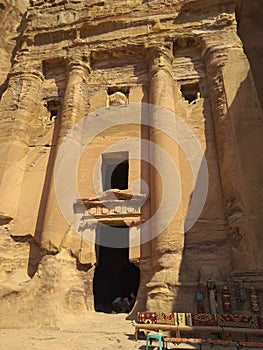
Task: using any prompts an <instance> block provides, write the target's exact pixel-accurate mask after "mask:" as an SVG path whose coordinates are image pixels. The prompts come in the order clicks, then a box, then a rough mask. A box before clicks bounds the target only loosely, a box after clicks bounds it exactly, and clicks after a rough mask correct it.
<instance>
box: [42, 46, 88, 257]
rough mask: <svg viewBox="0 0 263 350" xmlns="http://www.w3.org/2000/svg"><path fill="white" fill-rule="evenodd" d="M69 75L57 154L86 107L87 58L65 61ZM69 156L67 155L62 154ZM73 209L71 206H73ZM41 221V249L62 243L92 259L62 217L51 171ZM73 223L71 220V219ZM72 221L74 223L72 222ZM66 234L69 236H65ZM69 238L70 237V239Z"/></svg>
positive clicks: (73, 56) (72, 57)
mask: <svg viewBox="0 0 263 350" xmlns="http://www.w3.org/2000/svg"><path fill="white" fill-rule="evenodd" d="M67 68H68V76H67V84H66V88H65V93H64V100H63V105H62V110H61V113H60V115H59V118H60V119H59V124H60V125H59V134H58V139H57V151H58V146H59V145H60V144H61V143H62V141H63V138H64V136H65V135H66V134H67V133H68V132H69V131H70V130H71V129H72V127H73V126H74V124H75V123H76V122H77V121H78V120H80V119H82V118H83V117H84V116H85V111H86V106H87V100H86V96H87V93H86V92H87V84H88V83H87V80H88V77H89V73H90V67H89V58H88V57H87V58H86V57H85V56H84V55H81V54H80V53H73V54H71V55H70V56H69V58H68V65H67ZM74 142H75V143H77V145H76V147H78V144H79V148H80V149H81V137H79V138H78V140H74ZM65 156H68V157H70V154H68V155H65ZM68 171H69V172H72V171H76V169H68ZM61 176H67V174H61ZM65 200H67V189H66V188H65ZM72 206H73V203H72ZM43 210H44V211H45V213H44V220H43V229H42V227H41V225H40V226H39V227H38V232H36V239H37V240H39V242H40V244H41V246H42V247H43V248H45V249H47V250H49V251H58V250H59V249H60V246H61V243H62V241H63V240H64V242H66V244H67V245H68V246H69V248H70V249H72V251H76V252H78V253H79V259H80V257H81V256H82V257H83V256H86V257H87V256H89V255H90V260H93V259H94V257H95V249H94V254H85V253H84V251H83V250H84V249H85V248H84V243H83V240H82V238H81V237H80V235H79V234H77V233H75V232H73V231H72V230H70V227H69V226H70V224H69V223H68V222H67V221H66V220H65V218H64V217H63V215H62V213H61V211H60V208H59V205H58V202H57V199H56V193H55V188H54V171H53V174H52V178H51V181H50V189H49V195H48V199H47V203H46V207H45V208H43ZM72 220H74V218H73V217H72ZM72 222H73V221H72ZM66 235H68V237H66ZM69 236H70V237H69ZM87 245H88V246H89V247H88V248H87V249H91V250H93V246H92V247H91V246H90V243H89V242H87ZM91 262H93V261H85V263H91Z"/></svg>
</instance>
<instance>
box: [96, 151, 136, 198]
mask: <svg viewBox="0 0 263 350" xmlns="http://www.w3.org/2000/svg"><path fill="white" fill-rule="evenodd" d="M101 172H102V188H103V191H107V190H110V189H118V190H127V189H128V184H129V152H110V153H103V154H102V165H101Z"/></svg>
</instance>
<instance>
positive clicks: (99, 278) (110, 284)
mask: <svg viewBox="0 0 263 350" xmlns="http://www.w3.org/2000/svg"><path fill="white" fill-rule="evenodd" d="M96 240H97V244H96V252H97V261H98V265H97V267H96V269H95V273H94V279H93V295H94V306H95V311H98V312H105V313H115V312H116V310H115V309H114V305H113V304H112V303H113V301H114V300H115V299H116V298H122V299H124V298H125V297H127V298H129V300H130V295H131V293H134V294H135V296H136V295H137V291H138V288H139V279H140V270H139V268H138V267H136V266H135V265H134V264H133V263H131V262H130V261H129V247H128V244H129V227H127V226H106V225H98V228H97V237H96ZM120 312H122V311H120ZM123 312H125V311H123Z"/></svg>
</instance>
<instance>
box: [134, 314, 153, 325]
mask: <svg viewBox="0 0 263 350" xmlns="http://www.w3.org/2000/svg"><path fill="white" fill-rule="evenodd" d="M156 322H157V314H156V312H138V313H137V323H156Z"/></svg>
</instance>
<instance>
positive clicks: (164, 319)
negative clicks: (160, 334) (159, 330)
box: [156, 312, 177, 325]
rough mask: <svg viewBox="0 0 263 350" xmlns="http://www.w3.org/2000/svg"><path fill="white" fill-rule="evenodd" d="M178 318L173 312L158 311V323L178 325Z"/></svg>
mask: <svg viewBox="0 0 263 350" xmlns="http://www.w3.org/2000/svg"><path fill="white" fill-rule="evenodd" d="M176 321H177V320H176V318H175V314H174V313H173V312H172V313H165V312H157V322H156V323H158V324H172V325H176V324H177V322H176Z"/></svg>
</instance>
